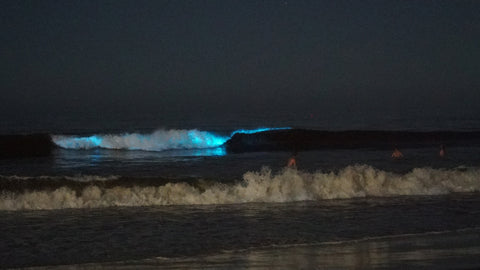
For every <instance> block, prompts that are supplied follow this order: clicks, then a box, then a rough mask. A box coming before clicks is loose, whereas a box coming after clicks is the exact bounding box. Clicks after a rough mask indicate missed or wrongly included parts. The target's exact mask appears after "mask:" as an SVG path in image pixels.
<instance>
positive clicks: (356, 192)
mask: <svg viewBox="0 0 480 270" xmlns="http://www.w3.org/2000/svg"><path fill="white" fill-rule="evenodd" d="M92 181H94V180H92ZM115 182H116V180H113V181H107V183H109V185H101V184H99V183H97V182H92V183H91V184H83V185H81V186H80V187H81V188H80V189H79V188H78V187H77V188H75V187H73V186H67V185H63V186H59V187H54V188H52V186H51V185H49V188H47V189H44V188H42V187H37V188H36V189H34V190H31V189H26V190H23V191H14V190H3V191H2V193H1V195H0V209H1V210H21V209H62V208H97V207H113V206H153V205H195V204H232V203H250V202H293V201H306V200H326V199H346V198H358V197H389V196H402V195H440V194H449V193H455V192H478V191H480V169H479V168H468V169H462V170H460V169H451V170H444V169H432V168H416V169H414V170H412V171H411V172H410V173H407V174H395V173H391V172H386V171H382V170H378V169H375V168H373V167H371V166H368V165H355V166H348V167H346V168H344V169H342V170H340V171H339V172H337V173H334V172H328V173H325V172H317V173H307V172H302V171H297V170H293V169H285V170H283V171H281V172H279V173H277V174H275V173H272V171H271V170H270V169H268V168H263V169H262V170H261V171H258V172H247V173H245V174H244V175H243V179H242V180H241V181H239V182H237V183H230V184H225V183H218V182H204V183H201V182H196V183H190V182H167V183H165V182H163V183H160V184H158V185H155V184H152V183H150V184H148V185H145V184H142V185H139V184H136V183H135V182H134V181H129V182H128V183H129V184H127V183H126V182H123V184H121V185H114V183H115Z"/></svg>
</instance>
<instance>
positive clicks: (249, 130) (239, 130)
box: [230, 127, 291, 137]
mask: <svg viewBox="0 0 480 270" xmlns="http://www.w3.org/2000/svg"><path fill="white" fill-rule="evenodd" d="M282 129H291V128H290V127H279V128H265V127H264V128H257V129H238V130H235V131H234V132H232V134H230V137H233V135H235V134H237V133H243V134H253V133H258V132H264V131H270V130H282Z"/></svg>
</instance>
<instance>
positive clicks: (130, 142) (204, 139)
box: [52, 129, 229, 151]
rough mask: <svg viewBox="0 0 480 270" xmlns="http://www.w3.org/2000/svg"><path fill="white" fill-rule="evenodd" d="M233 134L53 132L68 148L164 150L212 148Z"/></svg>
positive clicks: (160, 131) (61, 143)
mask: <svg viewBox="0 0 480 270" xmlns="http://www.w3.org/2000/svg"><path fill="white" fill-rule="evenodd" d="M228 139H229V137H225V136H219V135H216V134H214V133H211V132H208V131H199V130H196V129H192V130H177V129H171V130H156V131H154V132H153V133H151V134H140V133H125V134H105V135H92V136H86V137H79V136H66V135H53V136H52V140H53V142H54V143H55V144H56V145H58V146H60V147H62V148H65V149H92V148H106V149H125V150H144V151H164V150H173V149H196V148H212V147H218V146H220V145H222V144H224V143H225V142H226V141H227V140H228Z"/></svg>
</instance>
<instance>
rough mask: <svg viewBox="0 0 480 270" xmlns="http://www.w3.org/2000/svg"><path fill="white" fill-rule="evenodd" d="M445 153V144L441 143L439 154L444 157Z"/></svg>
mask: <svg viewBox="0 0 480 270" xmlns="http://www.w3.org/2000/svg"><path fill="white" fill-rule="evenodd" d="M445 154H446V151H445V145H443V144H441V145H440V152H439V153H438V155H439V156H440V157H441V158H444V157H445Z"/></svg>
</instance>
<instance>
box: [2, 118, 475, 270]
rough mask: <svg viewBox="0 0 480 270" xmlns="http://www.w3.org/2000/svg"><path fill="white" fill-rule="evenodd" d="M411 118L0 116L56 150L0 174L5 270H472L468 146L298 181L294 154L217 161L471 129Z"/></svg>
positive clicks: (377, 150)
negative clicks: (350, 138) (350, 135)
mask: <svg viewBox="0 0 480 270" xmlns="http://www.w3.org/2000/svg"><path fill="white" fill-rule="evenodd" d="M412 115H415V114H414V113H412ZM412 115H407V116H405V117H403V118H402V117H397V118H395V117H382V116H375V117H373V116H372V117H370V118H368V117H358V118H353V119H350V118H349V119H345V118H342V117H340V116H338V119H335V118H334V117H331V118H329V119H324V118H322V117H321V116H318V115H310V114H305V115H300V116H298V115H297V116H291V117H289V116H282V117H279V116H278V115H274V116H272V115H265V116H257V117H252V116H249V115H244V116H237V117H235V116H229V115H223V116H219V117H216V118H215V117H208V118H207V117H203V118H201V119H199V118H197V117H190V118H182V117H177V118H175V117H171V115H170V117H166V116H162V115H145V114H138V115H136V116H131V117H125V118H119V119H117V120H116V121H113V120H112V117H111V116H109V115H108V114H105V115H99V116H97V117H96V116H95V115H91V116H85V117H83V118H75V117H72V116H68V114H67V116H62V115H59V116H58V117H54V116H45V115H44V116H29V117H26V116H17V117H9V118H8V119H7V117H5V116H2V117H3V118H2V126H1V129H0V131H1V134H3V135H5V134H10V135H12V134H13V135H15V134H32V133H46V134H49V136H51V138H52V140H53V141H54V142H55V144H56V146H55V147H54V148H53V149H52V152H51V153H49V154H48V155H41V156H33V155H32V156H23V157H13V156H12V157H9V156H6V157H4V158H2V159H0V188H1V191H0V239H2V241H0V267H1V268H21V267H33V268H37V267H38V268H54V267H58V268H64V267H66V266H69V267H71V268H74V269H75V268H80V269H91V268H94V269H103V268H105V269H119V268H121V269H138V268H143V269H150V268H154V269H158V268H160V269H206V268H208V269H249V268H251V269H345V268H347V269H351V268H355V269H365V268H369V269H372V268H376V269H424V268H433V269H466V268H467V269H476V268H479V267H480V259H478V258H480V211H479V210H478V209H480V196H479V191H480V155H479V153H480V147H479V144H478V142H475V143H473V144H471V145H469V143H470V141H468V142H465V141H463V142H455V141H454V142H450V143H449V144H447V145H446V153H447V154H446V156H445V157H443V158H441V157H439V145H437V144H426V145H423V146H422V147H418V145H417V146H415V147H414V146H413V145H412V146H409V145H408V144H403V145H402V148H401V149H400V150H401V151H402V152H403V154H404V158H403V159H401V160H393V159H392V158H391V150H392V149H385V147H375V146H373V147H372V146H371V145H370V146H369V147H355V148H349V147H342V148H335V147H334V148H328V149H327V148H326V149H312V150H310V151H300V152H299V153H298V155H297V168H286V166H285V165H286V162H287V160H288V158H289V157H290V156H291V155H292V152H290V151H268V152H256V151H252V152H243V153H232V152H229V151H227V150H226V149H225V147H224V146H223V143H224V142H225V141H227V140H228V139H229V138H230V137H231V136H232V133H233V132H234V131H235V130H239V129H244V130H253V129H257V128H260V127H269V128H280V127H282V128H283V127H292V128H303V129H314V130H360V131H361V130H387V131H389V130H401V131H414V132H423V131H441V130H443V131H445V130H447V131H455V132H470V131H478V130H479V128H480V119H479V118H475V117H467V116H461V117H460V116H457V117H446V116H437V117H435V116H425V115H420V116H419V117H413V116H412ZM42 119H43V120H42ZM48 119H53V120H48ZM252 119H253V120H252ZM243 132H248V131H243ZM252 132H253V131H252ZM392 147H393V145H392Z"/></svg>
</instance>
